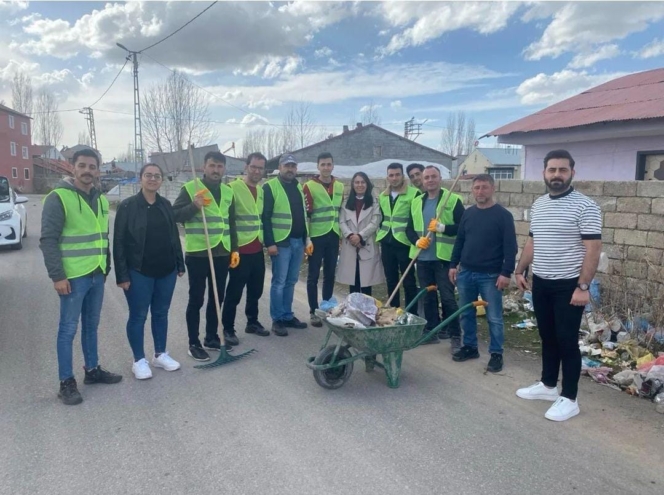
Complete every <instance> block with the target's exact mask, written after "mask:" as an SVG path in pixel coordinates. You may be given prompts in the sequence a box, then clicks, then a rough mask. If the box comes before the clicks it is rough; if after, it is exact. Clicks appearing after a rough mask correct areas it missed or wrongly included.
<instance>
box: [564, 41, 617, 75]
mask: <svg viewBox="0 0 664 495" xmlns="http://www.w3.org/2000/svg"><path fill="white" fill-rule="evenodd" d="M620 53H621V52H620V48H618V45H613V44H612V45H603V46H600V47H599V48H597V49H596V50H593V51H591V52H584V53H578V54H577V55H575V56H574V58H573V59H572V61H571V62H570V63H569V65H568V67H569V68H570V69H586V68H588V67H592V66H593V65H595V64H596V63H597V62H599V61H600V60H607V59H610V58H615V57H617V56H618V55H620Z"/></svg>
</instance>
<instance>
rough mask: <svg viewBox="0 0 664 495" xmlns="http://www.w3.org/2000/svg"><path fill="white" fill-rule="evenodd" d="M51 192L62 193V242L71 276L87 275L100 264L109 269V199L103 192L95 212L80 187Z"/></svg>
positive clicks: (68, 274)
mask: <svg viewBox="0 0 664 495" xmlns="http://www.w3.org/2000/svg"><path fill="white" fill-rule="evenodd" d="M50 194H57V195H58V196H59V197H60V200H61V201H62V206H63V208H64V210H65V225H64V228H63V229H62V235H61V236H60V243H59V246H60V253H61V256H62V267H63V268H64V270H65V275H66V276H67V278H68V279H70V278H76V277H83V276H84V275H89V274H90V273H92V272H94V271H95V270H96V269H97V268H101V269H102V271H103V272H104V273H106V257H107V255H108V200H107V199H106V198H105V197H104V196H99V198H98V199H97V214H96V215H95V213H94V211H92V208H90V205H88V203H87V202H86V201H82V200H81V199H80V198H79V195H78V193H77V192H76V191H72V190H70V189H55V190H53V191H52V192H51V193H50ZM47 197H48V196H47ZM44 200H46V198H44Z"/></svg>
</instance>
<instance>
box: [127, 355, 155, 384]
mask: <svg viewBox="0 0 664 495" xmlns="http://www.w3.org/2000/svg"><path fill="white" fill-rule="evenodd" d="M131 371H133V372H134V376H135V377H136V379H137V380H147V379H148V378H152V370H151V369H150V365H149V364H148V362H147V361H146V360H145V358H143V359H141V360H140V361H136V362H135V363H134V364H133V365H132V366H131Z"/></svg>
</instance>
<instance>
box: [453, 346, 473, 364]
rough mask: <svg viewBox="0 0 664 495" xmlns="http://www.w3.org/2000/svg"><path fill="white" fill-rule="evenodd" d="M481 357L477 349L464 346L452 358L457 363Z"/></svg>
mask: <svg viewBox="0 0 664 495" xmlns="http://www.w3.org/2000/svg"><path fill="white" fill-rule="evenodd" d="M479 357H480V353H479V352H478V350H477V348H476V347H470V346H467V345H464V346H463V347H462V348H461V349H460V350H459V352H457V353H456V354H454V355H453V356H452V359H453V360H454V361H457V362H462V361H468V360H469V359H477V358H479Z"/></svg>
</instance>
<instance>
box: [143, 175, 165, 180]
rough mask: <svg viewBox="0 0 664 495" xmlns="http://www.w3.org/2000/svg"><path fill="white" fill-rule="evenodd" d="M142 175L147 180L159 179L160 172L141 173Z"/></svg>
mask: <svg viewBox="0 0 664 495" xmlns="http://www.w3.org/2000/svg"><path fill="white" fill-rule="evenodd" d="M143 177H145V178H146V179H147V180H152V179H155V180H161V174H143Z"/></svg>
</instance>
